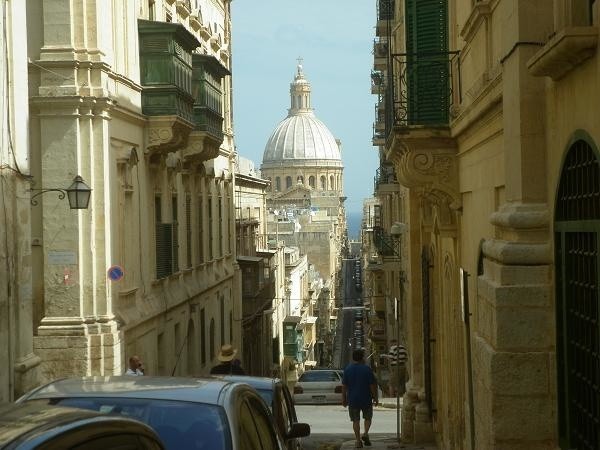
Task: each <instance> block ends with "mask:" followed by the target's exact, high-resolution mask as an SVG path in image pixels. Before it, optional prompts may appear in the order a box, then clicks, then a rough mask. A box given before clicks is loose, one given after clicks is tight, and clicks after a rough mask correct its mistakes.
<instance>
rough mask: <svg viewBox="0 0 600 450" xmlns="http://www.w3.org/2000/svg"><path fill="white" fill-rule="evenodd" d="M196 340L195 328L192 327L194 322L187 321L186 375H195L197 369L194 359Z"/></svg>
mask: <svg viewBox="0 0 600 450" xmlns="http://www.w3.org/2000/svg"><path fill="white" fill-rule="evenodd" d="M197 343H198V339H197V338H196V328H195V327H194V321H193V320H192V319H189V321H188V331H187V343H186V345H187V369H188V370H187V374H188V375H195V374H196V372H197V370H198V367H197V361H198V359H197V358H196V344H197Z"/></svg>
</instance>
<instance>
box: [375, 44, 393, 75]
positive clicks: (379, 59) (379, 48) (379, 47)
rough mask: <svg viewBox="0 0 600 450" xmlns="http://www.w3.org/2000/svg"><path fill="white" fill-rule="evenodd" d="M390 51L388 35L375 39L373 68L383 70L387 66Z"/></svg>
mask: <svg viewBox="0 0 600 450" xmlns="http://www.w3.org/2000/svg"><path fill="white" fill-rule="evenodd" d="M388 53H389V41H388V37H387V36H384V37H378V38H375V40H374V41H373V68H374V69H375V70H380V71H383V70H385V69H386V67H387V62H388Z"/></svg>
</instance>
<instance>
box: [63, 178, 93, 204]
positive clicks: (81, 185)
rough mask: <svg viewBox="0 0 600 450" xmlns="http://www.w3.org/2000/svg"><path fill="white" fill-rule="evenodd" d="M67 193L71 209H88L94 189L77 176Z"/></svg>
mask: <svg viewBox="0 0 600 450" xmlns="http://www.w3.org/2000/svg"><path fill="white" fill-rule="evenodd" d="M66 191H67V197H68V199H69V207H70V208H71V209H87V207H88V204H89V202H90V196H91V194H92V189H91V188H90V187H89V186H88V185H87V184H85V182H84V181H83V178H81V177H80V176H79V175H77V176H76V177H75V178H74V179H73V184H71V186H69V187H68V188H67V189H66Z"/></svg>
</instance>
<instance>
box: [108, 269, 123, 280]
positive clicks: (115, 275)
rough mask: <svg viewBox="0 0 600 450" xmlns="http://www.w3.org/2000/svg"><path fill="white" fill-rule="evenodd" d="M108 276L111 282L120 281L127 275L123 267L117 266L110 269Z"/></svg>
mask: <svg viewBox="0 0 600 450" xmlns="http://www.w3.org/2000/svg"><path fill="white" fill-rule="evenodd" d="M106 275H107V276H108V278H109V280H110V281H120V280H121V278H123V275H125V272H123V268H122V267H121V266H117V265H115V266H110V267H109V268H108V270H107V271H106Z"/></svg>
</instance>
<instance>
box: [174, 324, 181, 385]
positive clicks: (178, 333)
mask: <svg viewBox="0 0 600 450" xmlns="http://www.w3.org/2000/svg"><path fill="white" fill-rule="evenodd" d="M173 336H174V341H175V342H174V346H173V350H174V352H173V354H174V355H175V364H177V363H178V362H179V352H181V350H182V348H181V326H180V325H179V322H178V323H176V324H175V326H174V328H173ZM175 374H176V375H181V365H179V364H177V365H176V372H175Z"/></svg>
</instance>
